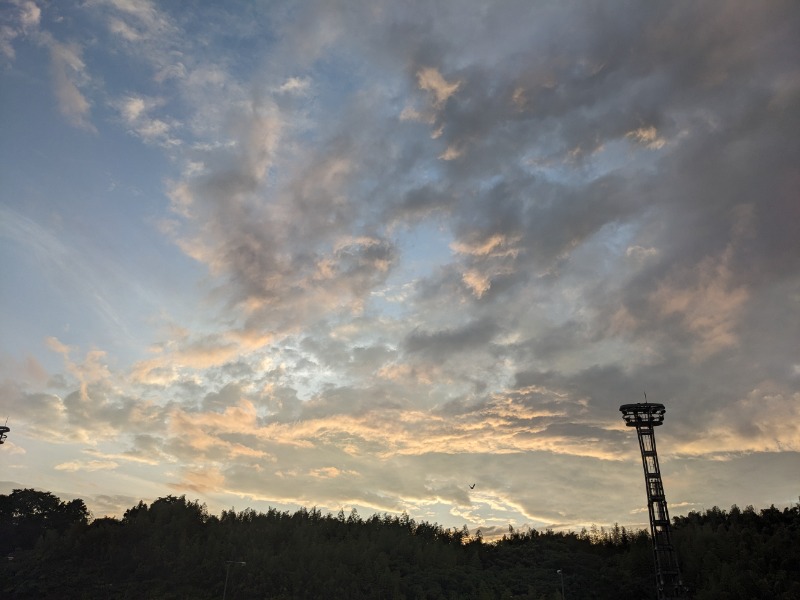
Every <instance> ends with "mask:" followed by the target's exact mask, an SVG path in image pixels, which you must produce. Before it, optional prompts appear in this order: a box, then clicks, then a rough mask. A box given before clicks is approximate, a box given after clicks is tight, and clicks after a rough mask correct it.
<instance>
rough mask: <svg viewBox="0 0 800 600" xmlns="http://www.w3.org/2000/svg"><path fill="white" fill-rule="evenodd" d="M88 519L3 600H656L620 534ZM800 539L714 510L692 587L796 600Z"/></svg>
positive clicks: (314, 521) (203, 517)
mask: <svg viewBox="0 0 800 600" xmlns="http://www.w3.org/2000/svg"><path fill="white" fill-rule="evenodd" d="M30 491H31V490H15V491H14V493H13V494H11V496H14V494H17V492H30ZM38 494H42V493H41V492H39V493H38ZM23 496H25V494H21V493H20V494H18V495H17V496H15V497H14V499H13V501H9V497H8V496H0V507H2V508H0V510H1V511H2V513H0V514H2V515H3V519H4V521H3V523H4V524H5V523H6V520H5V519H7V515H8V514H12V515H16V516H12V519H16V521H14V522H16V523H18V524H19V523H27V522H29V521H30V522H33V521H34V520H35V519H37V518H39V517H41V515H42V514H43V513H47V514H48V515H50V514H59V513H58V509H57V507H60V506H61V505H62V504H64V503H61V502H60V501H59V500H58V498H55V497H54V496H52V495H51V494H45V495H42V496H41V497H35V496H32V495H31V494H27V498H28V500H31V499H35V500H37V502H38V503H37V502H32V503H29V504H24V503H22V502H21V501H22V499H23V498H22V497H23ZM8 502H11V504H13V506H16V507H17V512H16V513H9V512H8V508H7V507H8V506H9V504H8ZM73 502H74V501H73ZM81 505H82V502H81ZM20 507H23V512H20ZM24 507H28V508H27V509H26V508H24ZM42 507H44V508H42ZM73 508H74V507H73ZM28 509H29V510H31V513H30V514H28V513H25V512H24V510H28ZM54 511H55V513H54ZM79 512H80V511H77V510H76V511H75V515H73V520H72V521H70V523H69V525H68V526H65V521H63V520H62V521H59V520H58V519H57V518H53V519H50V520H48V519H49V517H48V518H47V519H44V518H43V519H41V523H46V524H44V525H42V529H41V530H40V534H39V535H38V537H37V539H36V541H35V543H34V544H33V545H30V546H26V547H25V548H26V549H22V550H18V551H16V552H15V554H14V560H12V561H7V562H3V563H0V596H6V597H14V598H20V599H25V598H43V599H46V598H59V599H60V598H87V599H88V598H115V599H128V598H131V599H133V598H137V599H138V598H151V599H165V600H167V599H176V600H177V599H179V598H181V599H182V598H200V599H202V598H209V599H211V598H221V597H222V595H223V588H224V586H225V581H226V577H227V582H228V583H227V589H226V590H225V593H226V596H227V598H230V599H243V598H248V599H249V598H253V599H256V598H258V599H274V600H285V599H290V598H291V599H303V598H331V599H337V598H348V599H358V598H388V599H417V598H419V599H423V598H424V599H428V598H430V599H439V598H441V599H450V598H477V599H495V598H496V599H499V598H528V599H535V600H556V599H558V598H560V592H561V589H560V588H561V581H560V576H559V574H558V573H557V572H558V570H559V569H562V570H563V575H564V587H565V591H566V597H567V598H578V597H580V598H598V599H599V598H615V599H621V600H624V599H643V598H644V599H647V598H655V593H654V590H653V581H654V578H653V565H652V551H651V546H650V539H649V536H648V534H647V533H646V532H644V531H636V532H629V531H626V530H625V528H624V527H618V526H615V527H614V528H613V529H612V530H610V531H605V530H603V529H599V530H598V529H597V528H592V530H591V531H582V532H580V533H555V532H552V531H545V532H538V531H533V530H531V531H524V532H520V531H515V530H514V529H513V528H511V527H509V531H508V534H507V535H505V536H503V538H502V539H501V540H499V541H497V542H495V543H486V542H484V541H483V540H482V538H481V536H480V534H479V533H477V534H476V535H475V536H470V535H469V532H468V531H467V530H466V528H462V529H447V528H444V527H441V526H440V525H438V524H430V523H427V522H416V521H415V520H413V519H411V518H409V517H408V515H405V514H404V515H401V516H390V515H373V516H371V517H369V518H367V519H363V518H361V516H360V515H359V514H358V513H357V512H356V511H355V510H354V511H352V512H351V513H350V514H348V515H346V514H345V513H344V512H343V511H340V512H339V514H337V515H331V514H322V513H321V511H319V510H317V509H316V508H312V509H310V510H309V509H305V508H304V509H300V510H299V511H297V512H295V513H289V512H281V511H278V510H276V509H269V510H268V511H267V512H266V513H259V512H255V511H253V510H250V509H247V510H244V511H242V512H238V513H237V512H235V511H233V510H230V511H223V512H222V514H221V515H220V516H219V517H217V516H214V515H209V514H208V511H207V510H206V508H205V506H204V505H201V504H199V503H198V502H197V501H190V500H187V499H186V497H185V496H180V497H175V496H167V497H165V498H159V499H158V500H156V501H155V502H153V503H152V504H151V505H149V506H148V505H147V504H146V503H144V502H139V504H137V505H136V506H134V507H132V508H130V509H128V510H127V511H126V512H125V514H124V516H123V517H122V519H113V518H103V519H96V520H94V521H92V522H91V523H89V522H88V520H87V519H86V514H85V507H84V517H83V519H81V518H80V515H79V514H78V513H79ZM41 523H40V524H41ZM799 525H800V508H798V507H795V508H792V509H786V510H784V511H779V510H778V509H775V508H774V507H771V508H770V509H766V510H762V511H760V513H756V512H755V510H754V509H752V508H751V507H748V508H747V509H745V510H744V511H740V510H739V509H738V508H736V507H733V508H732V509H731V511H730V512H725V511H721V510H720V509H718V508H714V509H711V510H709V511H706V513H703V514H699V513H690V514H689V515H688V516H686V517H679V518H676V519H675V532H674V537H675V541H676V547H677V548H678V554H679V557H680V558H681V562H682V564H683V569H684V574H685V580H686V582H687V583H688V584H689V585H690V586H691V587H692V588H693V589H694V592H695V597H696V598H697V599H698V600H702V599H705V598H757V597H771V598H772V597H774V598H795V597H800V573H798V565H800V550H798V549H797V544H794V543H793V542H794V541H796V540H797V539H798V526H799ZM4 526H5V525H4ZM12 527H13V524H12ZM229 561H230V562H229ZM239 562H245V563H246V564H244V565H241V564H238V563H239Z"/></svg>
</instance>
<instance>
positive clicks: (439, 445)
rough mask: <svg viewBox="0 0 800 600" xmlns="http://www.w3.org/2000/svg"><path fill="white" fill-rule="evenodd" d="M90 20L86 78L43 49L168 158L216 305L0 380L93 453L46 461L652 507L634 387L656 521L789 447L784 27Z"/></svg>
mask: <svg viewBox="0 0 800 600" xmlns="http://www.w3.org/2000/svg"><path fill="white" fill-rule="evenodd" d="M18 6H22V4H19V5H18ZM85 6H86V7H87V8H88V10H89V11H90V14H88V13H87V15H85V16H87V18H88V17H89V16H91V17H93V18H99V19H100V22H101V23H102V26H103V27H105V28H107V30H108V31H109V32H110V33H111V34H112V35H113V43H111V41H108V42H105V43H106V44H108V45H105V46H103V44H102V43H99V42H98V44H99V47H101V48H102V51H103V52H105V51H106V50H109V52H108V53H107V54H104V59H103V61H100V60H97V61H96V60H95V57H96V54H95V53H96V52H98V51H99V50H98V49H97V48H95V47H94V46H93V45H92V44H89V43H83V42H82V43H81V44H80V45H79V44H77V43H76V42H73V41H59V40H74V39H82V40H83V39H84V38H76V37H69V36H66V35H65V36H64V37H63V38H62V37H59V40H56V39H55V38H51V37H47V35H45V34H42V35H43V36H44V37H43V38H42V39H44V40H47V41H46V43H45V45H46V47H47V48H48V49H49V50H50V54H51V62H52V65H53V66H52V71H53V74H54V79H55V81H56V86H57V88H58V89H59V90H60V91H59V103H60V106H61V108H62V111H63V114H64V115H65V116H66V117H67V118H68V119H69V120H70V121H71V122H72V123H73V124H75V125H77V126H78V127H83V128H86V129H91V128H92V127H97V128H99V129H101V130H103V131H104V130H105V127H107V126H112V125H113V126H115V127H119V128H121V129H122V130H124V131H126V132H128V133H130V134H131V135H132V136H133V138H134V140H139V141H141V142H142V143H144V144H147V145H149V146H150V148H149V149H148V151H150V152H163V155H164V157H165V158H167V159H168V164H169V165H170V168H171V169H172V170H171V172H170V173H169V183H168V184H167V186H166V189H165V194H166V195H167V196H168V199H165V200H164V204H165V206H164V207H163V209H164V211H170V212H169V214H166V215H164V214H159V215H158V218H159V220H160V223H161V232H162V233H164V234H165V235H166V236H167V238H168V239H169V241H171V242H173V243H174V248H173V249H174V250H175V252H176V253H180V254H181V255H182V256H180V257H177V258H179V259H180V262H176V264H179V265H180V268H184V267H185V265H186V264H187V263H186V262H184V260H185V259H186V258H190V259H191V260H192V261H194V263H195V264H194V265H193V266H194V268H198V269H200V270H201V271H202V272H203V277H200V278H198V281H197V290H196V295H197V296H199V297H200V300H198V303H197V306H198V307H201V308H199V309H198V310H199V311H207V312H202V314H198V313H195V312H193V313H191V314H190V313H189V312H185V313H184V312H181V311H175V314H171V315H169V316H165V317H163V318H162V319H161V320H163V321H164V322H167V323H168V324H167V326H165V327H163V328H162V329H161V330H160V332H159V333H158V337H157V338H156V339H154V340H152V344H151V347H150V353H145V352H144V351H142V352H141V353H140V354H139V355H137V356H136V357H135V358H134V359H132V360H131V361H130V362H129V363H126V364H122V361H119V360H117V357H116V356H115V353H114V349H113V347H111V346H109V347H106V348H104V349H102V350H101V349H100V348H99V347H98V346H91V347H89V348H88V349H86V348H82V347H80V345H78V344H77V343H75V342H73V341H72V340H71V339H70V338H68V337H66V336H65V335H63V334H62V333H59V334H58V336H57V337H52V338H50V339H49V341H48V342H47V346H48V347H49V348H50V350H51V351H53V352H56V353H57V354H59V355H61V357H62V359H63V368H62V371H63V372H60V373H54V375H56V376H55V377H51V378H47V377H43V376H42V373H41V369H40V368H37V364H35V363H31V364H28V368H26V369H25V374H24V376H23V375H22V374H20V375H19V376H12V375H13V373H12V374H11V375H7V374H6V372H7V371H14V370H15V369H16V368H15V367H13V365H22V364H23V361H22V360H21V359H15V360H14V361H9V363H8V364H9V365H12V366H11V367H9V368H8V369H6V370H5V371H4V372H3V373H4V375H3V377H4V383H3V391H4V394H3V396H2V397H3V398H6V399H4V400H0V402H3V403H4V404H3V406H6V407H8V408H12V407H13V409H14V412H15V414H18V415H20V416H19V417H18V418H20V419H25V420H26V421H27V422H29V423H30V424H31V431H32V433H31V434H30V435H31V436H35V437H39V438H48V437H51V438H52V439H55V440H58V441H59V442H60V443H68V442H76V441H77V442H79V443H82V444H84V445H86V444H93V445H94V449H93V452H95V454H91V460H88V461H69V462H60V463H59V465H58V468H59V469H60V470H61V471H69V472H76V473H78V472H81V471H82V470H87V469H89V468H91V467H92V465H94V466H97V465H107V466H108V468H109V469H111V466H110V465H111V464H114V465H115V470H116V471H122V470H124V469H126V468H129V467H130V466H131V465H133V466H136V467H142V466H146V467H147V468H150V467H152V468H153V471H154V472H155V471H158V475H156V476H154V478H156V479H157V480H158V481H159V482H160V483H163V482H166V484H167V485H169V486H170V488H169V489H171V490H177V491H180V490H182V489H185V490H193V491H196V493H198V494H203V495H206V496H207V497H217V498H227V497H229V495H232V496H234V497H239V498H243V499H251V498H252V499H258V500H259V501H264V502H269V501H281V502H287V503H291V502H297V503H303V502H307V503H309V504H318V505H327V506H331V507H333V508H334V509H338V506H340V505H342V504H343V503H350V504H352V505H358V506H361V507H369V508H371V509H374V510H392V511H400V510H404V509H408V510H419V511H421V512H422V513H424V514H432V515H436V516H435V518H434V520H439V519H441V516H442V514H444V515H446V516H447V518H448V519H450V520H453V519H467V520H468V521H469V523H470V524H472V525H479V526H482V527H485V528H486V530H487V531H499V530H498V529H494V528H498V527H504V526H505V525H507V523H508V522H510V520H511V519H517V520H519V521H523V522H525V523H528V524H530V525H531V526H537V527H541V526H547V525H554V526H557V527H579V526H581V524H591V522H592V520H595V521H596V522H604V521H608V520H610V519H612V517H613V515H619V514H623V515H628V514H630V511H632V510H634V509H635V507H637V506H640V505H641V490H640V489H639V487H640V481H639V477H640V475H639V472H638V471H637V468H638V465H637V463H636V461H637V458H638V457H637V452H638V448H637V446H636V440H635V437H634V435H632V434H633V432H631V431H630V430H626V429H625V427H624V425H623V423H622V421H621V419H620V418H619V414H618V406H619V404H622V403H626V402H629V401H634V400H635V399H636V398H639V397H641V392H642V390H643V389H646V391H647V393H648V397H651V398H655V399H656V401H663V402H664V403H665V404H667V406H668V410H669V416H668V422H667V424H666V425H665V427H663V428H661V429H663V431H659V436H660V437H659V445H660V451H663V452H664V455H663V456H664V461H665V466H667V465H668V464H669V465H670V466H674V467H675V469H676V470H675V472H681V473H682V474H681V477H675V480H674V481H670V484H672V485H673V486H674V487H670V494H671V496H670V497H671V498H672V497H674V498H675V500H676V502H677V504H676V506H682V507H683V506H686V507H688V506H697V505H698V503H702V502H706V501H707V500H708V498H710V497H711V495H710V492H709V493H708V494H707V493H706V492H705V491H703V490H704V486H703V485H702V482H703V478H704V477H705V476H708V474H709V473H712V472H713V469H712V467H710V466H708V465H709V464H710V462H719V463H722V462H723V461H720V460H717V459H719V458H721V457H722V458H725V459H726V462H725V466H724V467H721V469H723V472H724V475H719V478H721V479H722V478H724V477H730V478H731V479H735V478H736V474H735V467H736V466H741V465H749V468H752V469H754V471H755V470H758V467H759V465H762V466H763V465H765V464H767V462H769V461H771V460H773V459H774V458H775V455H781V454H782V453H785V455H784V456H788V457H789V458H791V457H792V456H793V453H796V452H797V451H798V450H797V448H798V432H797V428H796V426H795V425H794V423H795V422H797V421H798V419H797V418H796V417H797V415H796V414H795V412H796V411H795V410H794V408H793V407H794V406H795V405H797V401H798V398H797V397H796V393H795V389H796V383H797V359H796V351H795V346H796V340H797V339H798V337H800V329H798V328H800V314H798V307H797V303H796V302H795V299H796V297H797V285H798V281H797V272H798V258H797V257H798V256H800V242H798V236H797V227H796V224H797V217H798V216H800V214H799V213H798V210H797V202H796V196H797V194H796V189H798V183H799V182H798V176H797V166H796V164H797V160H796V154H797V152H796V147H797V142H796V139H795V138H796V136H795V135H794V132H795V131H797V124H798V123H797V115H798V114H800V113H798V110H797V106H798V99H800V95H798V90H800V87H798V79H797V76H796V67H795V64H797V60H795V59H797V58H798V48H799V46H798V44H797V42H796V41H795V37H796V35H794V34H795V31H796V29H797V27H796V25H797V23H798V12H797V11H796V9H794V8H793V7H790V6H789V5H788V4H787V5H779V6H778V5H776V6H771V7H769V8H764V7H763V6H756V5H753V6H750V5H748V6H744V5H739V4H736V5H730V6H725V7H719V6H715V7H714V8H713V9H710V8H708V7H706V6H704V5H688V4H676V5H664V6H661V5H659V6H650V5H641V6H636V7H634V8H631V7H630V6H626V7H625V8H624V10H623V9H622V8H621V7H619V6H616V5H613V4H609V5H598V6H594V7H592V8H590V9H587V8H586V7H584V6H582V5H581V6H578V5H577V4H571V3H564V4H557V5H556V4H554V5H552V6H548V7H542V6H537V5H535V4H530V3H513V2H511V3H503V4H502V5H498V6H495V7H493V9H492V11H490V13H486V12H485V11H481V10H477V9H475V7H473V6H470V5H469V4H467V5H464V6H459V7H458V8H456V7H444V8H443V7H437V8H435V9H434V8H432V7H429V6H420V7H415V11H414V12H413V13H412V12H410V11H409V10H408V9H407V7H405V6H404V5H402V3H378V4H376V5H371V6H370V8H369V10H365V9H363V7H358V6H357V5H356V8H354V9H352V10H348V11H342V10H339V8H338V7H337V6H336V5H327V4H324V5H322V4H317V3H313V2H312V3H307V4H301V5H298V6H297V7H296V8H295V9H294V10H292V11H283V10H278V9H275V8H274V7H266V5H264V6H263V7H262V6H260V5H258V6H256V5H254V6H253V7H252V8H250V7H248V8H247V9H244V8H242V7H239V9H240V10H247V11H248V12H247V14H246V15H237V14H234V12H235V11H230V10H227V9H224V8H219V7H210V6H208V7H200V8H198V10H197V11H196V12H193V13H192V14H186V15H183V14H182V15H180V18H177V17H175V18H173V17H172V16H171V13H170V11H171V10H174V9H172V8H170V7H169V6H167V5H163V6H162V5H156V4H155V3H151V2H141V3H134V2H125V1H122V0H116V1H106V2H90V3H87V4H86V5H85ZM712 10H713V14H712ZM250 11H252V12H250ZM259 11H266V12H259ZM623 13H624V14H623ZM19 14H21V13H19ZM266 16H269V18H266ZM212 17H213V18H212ZM711 17H713V18H711ZM87 22H88V21H87ZM20 23H22V21H20V20H19V19H17V22H16V25H14V26H13V27H11V26H10V25H9V27H11V28H10V29H8V30H5V29H4V30H2V31H3V32H4V33H2V37H0V40H5V43H4V45H3V46H2V48H3V51H4V52H5V53H6V55H9V52H11V53H12V54H13V51H14V49H15V47H17V46H15V45H16V44H18V43H19V42H20V41H21V40H22V39H23V36H24V35H32V32H33V31H34V29H35V28H37V27H39V28H41V27H42V20H41V19H40V20H39V21H38V25H37V23H34V22H33V21H32V20H31V21H30V23H29V25H28V27H29V32H31V33H29V34H23V33H22V32H23V29H22V25H21V24H20ZM87 27H88V25H87ZM93 31H94V32H95V33H97V39H98V40H102V39H104V38H103V37H102V35H100V33H102V32H100V33H98V32H97V27H95V29H94V30H93ZM106 35H108V34H106ZM230 39H237V46H236V47H235V48H234V47H231V46H230V45H229V44H230ZM464 40H469V43H464ZM221 41H224V42H225V43H221ZM21 47H22V46H18V47H17V48H21ZM9 49H10V50H9ZM245 49H246V50H245ZM110 50H114V52H111V51H110ZM115 52H116V53H118V54H115ZM120 57H122V58H120ZM104 61H110V63H106V62H104ZM114 61H118V62H114ZM127 61H129V62H130V63H131V64H133V65H135V66H136V68H131V69H130V71H129V73H130V75H131V77H130V78H125V83H124V85H122V84H120V83H119V82H115V78H113V77H107V79H106V80H105V82H104V83H103V85H104V86H105V85H107V86H108V89H104V90H99V89H98V87H99V86H100V85H101V84H100V81H101V78H100V72H98V73H97V76H95V69H102V68H103V65H104V64H114V65H118V64H122V63H123V62H127ZM87 65H91V67H92V76H91V77H90V76H89V69H88V67H87ZM106 68H107V67H106ZM142 73H144V75H142ZM100 98H110V99H111V100H105V101H103V102H101V101H100ZM109 106H110V107H111V108H112V109H113V111H115V115H116V117H115V118H114V119H113V123H111V122H110V121H111V120H109V123H105V122H103V123H102V124H101V119H100V118H99V115H100V114H101V112H100V111H101V107H106V108H108V107H109ZM129 141H130V140H129ZM154 185H158V184H154ZM167 204H168V206H167ZM154 205H157V201H156V200H152V203H148V204H147V206H148V207H151V206H154ZM129 208H130V207H129ZM131 210H133V208H131ZM156 212H157V211H156ZM136 214H140V213H136ZM85 218H87V219H92V218H93V217H88V216H86V217H85ZM14 224H15V227H9V228H7V229H9V231H11V230H16V232H12V233H11V234H10V236H11V237H12V239H21V238H23V237H27V238H29V239H30V240H33V242H30V241H29V244H31V246H30V247H35V248H38V249H40V250H41V251H42V252H44V253H45V254H48V255H49V256H50V258H51V261H53V264H56V265H60V266H62V267H64V268H65V269H66V268H68V267H70V265H71V264H72V263H73V262H74V261H72V260H71V259H70V256H71V255H70V254H69V253H68V252H67V250H68V248H66V246H65V245H64V244H60V243H59V237H58V236H56V235H55V234H54V233H53V232H51V231H44V230H43V229H41V228H38V229H37V228H35V227H33V224H34V223H33V222H32V221H31V222H29V223H26V222H25V221H24V219H17V220H15V221H14ZM17 224H19V225H20V227H19V228H17V227H16V225H17ZM23 225H27V227H22V226H23ZM20 232H21V233H20ZM48 234H49V235H48ZM159 251H160V252H161V251H163V252H164V256H165V257H170V253H169V251H168V250H163V249H160V250H159ZM171 258H175V257H171ZM165 260H166V258H165ZM112 306H113V304H112ZM109 314H111V315H113V314H114V313H113V312H110V313H109ZM62 340H63V341H62ZM36 362H37V363H38V365H39V366H40V367H41V366H42V364H43V361H41V360H37V361H36ZM26 364H27V363H26ZM42 368H44V367H42ZM20 371H22V369H20ZM6 380H7V381H6ZM6 392H7V393H6ZM15 418H17V417H15ZM662 440H663V444H662ZM101 442H102V444H103V451H102V452H101V451H100V450H99V446H98V445H97V444H99V443H101ZM106 445H113V446H114V448H113V449H109V448H107V447H106ZM662 449H663V450H662ZM742 453H745V454H742ZM747 453H750V454H747ZM146 461H151V462H146ZM153 463H155V464H153ZM787 464H788V461H787ZM97 468H101V467H100V466H97ZM142 468H143V467H142ZM680 469H683V471H680ZM783 470H785V471H788V470H789V468H788V467H787V466H786V464H784V462H783V460H781V461H780V466H776V467H773V470H772V471H770V472H771V473H772V474H773V475H774V474H780V473H783ZM764 477H766V476H764ZM684 481H691V483H692V485H694V486H696V488H695V489H692V487H691V486H690V485H689V484H688V483H686V484H684V483H683V482H684ZM467 482H470V483H473V482H478V487H477V488H476V490H478V491H477V492H472V493H470V492H468V491H467V488H466V487H465V483H467ZM717 483H718V485H720V487H719V488H718V489H720V490H725V494H727V493H728V490H730V489H732V486H733V485H734V484H732V483H724V482H723V483H719V482H717ZM584 485H585V486H588V488H591V489H607V490H613V493H609V494H605V495H601V496H602V497H598V496H597V495H593V494H588V493H576V490H579V489H584V488H581V486H584ZM726 485H727V486H730V487H725V486H726ZM781 485H783V484H781ZM588 488H587V489H588ZM743 489H744V488H743ZM775 489H777V488H775ZM780 489H783V488H780ZM672 490H674V496H673V495H672V494H673V492H672ZM698 490H700V491H698ZM748 493H749V492H748ZM725 494H722V493H721V496H723V497H727V496H725ZM731 495H733V492H731ZM105 502H106V504H101V505H103V506H106V505H107V506H112V505H113V504H114V503H116V502H117V500H114V499H113V498H112V499H110V500H107V501H105ZM720 502H722V500H720ZM425 511H428V512H425ZM635 518H637V519H639V518H640V517H635Z"/></svg>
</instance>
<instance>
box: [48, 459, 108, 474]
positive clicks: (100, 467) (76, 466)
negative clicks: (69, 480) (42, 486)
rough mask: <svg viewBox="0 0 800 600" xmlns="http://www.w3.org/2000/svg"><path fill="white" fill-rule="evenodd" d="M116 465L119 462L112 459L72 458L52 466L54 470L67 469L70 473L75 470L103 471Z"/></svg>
mask: <svg viewBox="0 0 800 600" xmlns="http://www.w3.org/2000/svg"><path fill="white" fill-rule="evenodd" d="M118 466H119V464H118V463H116V462H114V461H113V460H89V461H78V460H73V461H69V462H65V463H59V464H57V465H56V466H55V467H53V468H54V469H55V470H56V471H68V472H70V473H74V472H76V471H105V470H109V469H116V468H117V467H118Z"/></svg>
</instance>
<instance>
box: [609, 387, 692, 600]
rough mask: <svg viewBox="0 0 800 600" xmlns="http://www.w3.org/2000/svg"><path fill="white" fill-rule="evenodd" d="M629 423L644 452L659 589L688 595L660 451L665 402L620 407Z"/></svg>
mask: <svg viewBox="0 0 800 600" xmlns="http://www.w3.org/2000/svg"><path fill="white" fill-rule="evenodd" d="M619 410H620V412H622V418H623V419H624V420H625V424H626V425H627V426H628V427H635V428H636V434H637V435H638V437H639V449H640V450H641V452H642V466H643V467H644V481H645V488H646V490H647V510H648V512H649V513H650V533H651V535H652V539H653V555H654V559H655V569H656V589H657V591H658V599H659V600H669V599H671V598H686V597H687V595H686V588H685V587H684V586H683V583H682V582H681V573H680V570H679V568H678V555H677V553H676V552H675V548H674V547H673V545H672V540H671V539H670V524H669V511H668V510H667V499H666V497H665V496H664V484H663V483H662V481H661V470H660V468H659V466H658V454H657V453H656V436H655V432H654V430H653V428H654V427H657V426H658V425H661V424H662V423H663V422H664V413H665V412H666V409H665V408H664V405H663V404H657V403H654V402H640V403H638V404H623V405H622V406H620V407H619Z"/></svg>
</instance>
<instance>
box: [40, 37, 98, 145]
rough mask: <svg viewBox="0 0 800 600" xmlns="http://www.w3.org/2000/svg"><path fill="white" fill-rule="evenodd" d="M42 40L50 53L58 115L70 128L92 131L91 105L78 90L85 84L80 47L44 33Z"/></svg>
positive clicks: (84, 67)
mask: <svg viewBox="0 0 800 600" xmlns="http://www.w3.org/2000/svg"><path fill="white" fill-rule="evenodd" d="M42 39H43V40H44V41H45V45H46V46H47V47H48V49H49V50H50V68H51V72H52V75H53V84H54V86H55V94H56V100H57V101H58V108H59V110H60V111H61V114H62V115H64V117H66V119H67V121H69V123H70V124H71V125H73V126H75V127H78V128H80V129H86V130H87V131H92V132H96V131H97V129H96V128H95V126H94V125H93V124H92V123H91V121H90V118H89V117H90V111H91V107H92V105H91V102H90V101H89V100H88V99H87V98H86V96H84V94H83V92H82V91H81V87H82V86H85V85H86V84H87V83H88V81H89V76H88V74H87V72H86V64H85V63H84V62H83V59H82V56H81V55H82V49H81V47H80V46H79V45H78V44H76V43H67V44H65V43H62V42H58V41H56V40H55V39H54V38H52V37H51V36H49V35H45V34H43V36H42Z"/></svg>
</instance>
